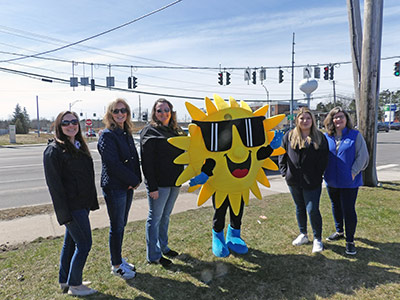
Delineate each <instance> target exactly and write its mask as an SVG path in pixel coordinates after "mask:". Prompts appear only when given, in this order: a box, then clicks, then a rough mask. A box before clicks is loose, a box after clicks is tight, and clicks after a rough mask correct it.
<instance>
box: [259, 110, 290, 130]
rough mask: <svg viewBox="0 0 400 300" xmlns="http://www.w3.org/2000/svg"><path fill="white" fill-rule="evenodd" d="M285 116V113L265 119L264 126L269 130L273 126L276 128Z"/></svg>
mask: <svg viewBox="0 0 400 300" xmlns="http://www.w3.org/2000/svg"><path fill="white" fill-rule="evenodd" d="M284 118H285V115H283V114H282V115H276V116H273V117H271V118H268V119H265V120H264V127H265V131H269V130H271V129H272V128H274V127H275V126H276V125H278V124H279V123H280V122H281V121H282V120H283V119H284Z"/></svg>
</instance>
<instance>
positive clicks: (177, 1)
mask: <svg viewBox="0 0 400 300" xmlns="http://www.w3.org/2000/svg"><path fill="white" fill-rule="evenodd" d="M181 1H182V0H176V1H174V2H172V3H170V4H168V5H165V6H163V7H161V8H159V9H156V10H153V11H152V12H149V13H147V14H145V15H143V16H141V17H138V18H136V19H134V20H132V21H129V22H127V23H124V24H122V25H119V26H117V27H114V28H111V29H109V30H106V31H103V32H101V33H98V34H95V35H92V36H90V37H87V38H85V39H82V40H79V41H77V42H74V43H70V44H68V45H64V46H61V47H58V48H55V49H52V50H47V51H43V52H40V53H36V54H33V55H27V56H25V55H24V56H21V57H17V58H12V59H9V60H2V61H0V62H11V61H16V60H21V59H26V58H29V57H37V56H40V55H44V54H48V53H52V52H56V51H59V50H62V49H65V48H69V47H72V46H75V45H78V44H81V43H83V42H86V41H88V40H91V39H94V38H97V37H99V36H102V35H104V34H107V33H110V32H112V31H115V30H117V29H120V28H122V27H125V26H128V25H130V24H132V23H135V22H137V21H140V20H142V19H144V18H146V17H149V16H151V15H153V14H155V13H158V12H160V11H162V10H164V9H166V8H168V7H170V6H173V5H175V4H177V3H179V2H181Z"/></svg>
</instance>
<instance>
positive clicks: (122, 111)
mask: <svg viewBox="0 0 400 300" xmlns="http://www.w3.org/2000/svg"><path fill="white" fill-rule="evenodd" d="M119 112H121V114H126V113H127V112H128V109H126V108H125V107H124V108H115V109H114V110H113V111H112V113H113V114H114V115H118V114H119Z"/></svg>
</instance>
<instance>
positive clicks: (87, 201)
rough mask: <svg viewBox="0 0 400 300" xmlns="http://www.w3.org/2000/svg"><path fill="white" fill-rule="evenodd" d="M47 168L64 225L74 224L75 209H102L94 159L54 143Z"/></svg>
mask: <svg viewBox="0 0 400 300" xmlns="http://www.w3.org/2000/svg"><path fill="white" fill-rule="evenodd" d="M43 165H44V173H45V177H46V183H47V185H48V187H49V192H50V195H51V199H52V201H53V206H54V210H55V213H56V217H57V221H58V223H59V224H60V225H63V224H65V223H68V222H70V221H72V216H71V211H73V210H78V209H90V210H96V209H98V208H99V203H98V200H97V193H96V186H95V181H94V168H93V160H92V158H91V157H89V156H87V155H86V154H84V153H83V152H77V153H76V154H75V155H72V154H71V153H69V152H67V151H66V150H65V148H64V147H63V145H62V144H59V143H57V142H55V141H52V142H50V143H49V145H48V146H47V148H46V150H45V151H44V153H43Z"/></svg>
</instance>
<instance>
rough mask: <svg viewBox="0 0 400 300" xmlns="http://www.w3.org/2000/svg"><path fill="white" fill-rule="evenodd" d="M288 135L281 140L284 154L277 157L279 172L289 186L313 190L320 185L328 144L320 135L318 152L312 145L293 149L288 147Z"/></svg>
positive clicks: (326, 158)
mask: <svg viewBox="0 0 400 300" xmlns="http://www.w3.org/2000/svg"><path fill="white" fill-rule="evenodd" d="M289 133H290V132H287V133H286V134H285V136H284V137H283V140H282V147H283V148H284V149H285V150H286V153H285V154H283V155H280V156H279V170H280V172H281V174H282V176H284V177H285V179H286V182H287V184H288V185H290V186H298V187H302V188H304V189H314V188H317V187H318V186H320V185H321V183H322V176H323V174H324V171H325V169H326V166H327V164H328V153H329V152H328V143H327V141H326V138H325V136H324V135H323V134H322V133H321V138H322V142H321V145H320V146H319V148H318V150H315V148H314V146H313V145H306V148H303V149H299V148H298V147H297V148H296V149H293V148H292V147H291V146H290V141H289Z"/></svg>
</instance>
